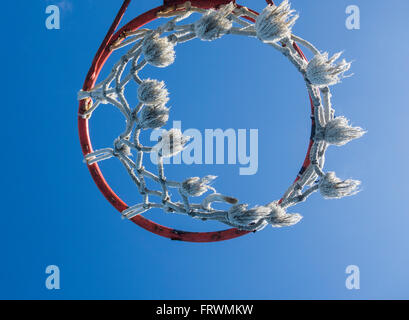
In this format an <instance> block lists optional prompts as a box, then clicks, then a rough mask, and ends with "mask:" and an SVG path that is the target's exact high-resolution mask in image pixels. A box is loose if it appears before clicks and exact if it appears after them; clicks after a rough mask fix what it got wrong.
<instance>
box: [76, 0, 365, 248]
mask: <svg viewBox="0 0 409 320" xmlns="http://www.w3.org/2000/svg"><path fill="white" fill-rule="evenodd" d="M129 3H130V0H125V1H124V3H123V4H122V7H121V8H120V10H119V12H118V14H117V16H116V18H115V20H114V23H113V24H112V26H111V28H110V29H109V31H108V33H107V35H106V37H105V39H104V40H103V42H102V44H101V46H100V48H99V50H98V51H97V53H96V55H95V58H94V60H93V62H92V65H91V68H90V70H89V72H88V74H87V77H86V79H85V82H84V85H83V88H82V90H81V91H80V92H79V94H78V99H79V112H78V126H79V137H80V142H81V147H82V151H83V154H84V157H85V161H86V163H87V165H88V169H89V171H90V173H91V176H92V178H93V179H94V181H95V183H96V185H97V186H98V188H99V189H100V191H101V192H102V193H103V195H104V196H105V198H106V199H107V200H108V201H109V202H110V203H111V204H112V205H113V206H114V207H115V208H116V209H117V210H118V211H119V212H121V214H122V217H124V218H127V219H129V220H131V221H132V222H134V223H135V224H137V225H138V226H140V227H142V228H144V229H146V230H148V231H150V232H153V233H155V234H157V235H160V236H163V237H167V238H170V239H172V240H182V241H190V242H212V241H222V240H228V239H233V238H236V237H239V236H242V235H245V234H247V233H249V232H253V231H258V230H261V229H263V228H264V227H266V226H267V225H271V226H273V227H284V226H291V225H294V224H296V223H298V222H299V221H300V220H301V218H302V217H301V215H299V214H289V213H287V212H286V211H287V209H288V208H290V207H292V206H294V205H296V204H297V203H300V202H303V201H305V200H306V199H307V198H308V197H309V196H310V195H311V194H313V193H314V192H316V191H319V192H320V193H321V194H322V195H323V196H324V197H325V198H341V197H344V196H350V195H353V194H355V193H357V192H358V187H359V184H360V182H359V181H356V180H350V179H348V180H341V179H339V178H337V177H336V176H335V174H334V173H333V172H324V162H325V152H326V150H327V148H328V147H329V146H330V145H338V146H341V145H344V144H345V143H347V142H349V141H350V140H352V139H356V138H359V137H361V136H362V135H363V134H364V131H363V130H362V129H361V128H359V127H351V126H350V125H349V123H348V120H347V119H346V118H344V117H335V111H334V109H333V108H332V105H331V93H330V88H329V87H330V86H332V85H335V84H337V83H338V82H340V80H341V79H342V78H344V77H345V75H344V73H345V72H346V71H348V70H349V68H350V63H348V62H346V61H345V60H342V61H340V62H336V61H337V60H338V58H339V57H340V54H335V55H334V56H333V57H331V58H330V57H329V56H328V54H327V53H321V52H320V51H319V50H318V49H316V48H315V47H314V46H313V45H312V44H311V43H309V42H308V41H306V40H304V39H302V38H300V37H298V36H296V35H294V34H293V33H292V27H293V26H294V24H295V22H296V20H297V18H298V16H297V15H295V13H294V10H291V8H290V5H289V4H288V0H283V1H282V2H281V4H280V5H278V6H276V5H274V4H273V2H272V1H267V4H268V5H267V7H266V8H265V9H264V10H263V11H262V12H261V13H260V14H258V13H257V12H255V11H253V10H251V9H248V8H246V7H244V6H241V5H239V4H236V2H235V1H231V0H191V1H186V0H165V1H164V4H163V5H162V6H160V7H157V8H154V9H152V10H150V11H148V12H145V13H144V14H142V15H140V16H138V17H136V18H135V19H133V20H131V21H130V22H128V23H127V24H126V25H125V26H123V27H122V28H121V29H119V30H118V31H116V32H115V30H116V29H117V27H118V25H119V23H120V21H121V19H122V17H123V15H124V13H125V11H126V10H127V7H128V5H129ZM190 16H197V18H198V19H197V20H196V22H194V23H189V24H183V23H182V22H183V21H184V20H185V19H186V18H188V17H190ZM155 19H163V20H165V22H164V23H163V24H161V25H160V26H159V27H158V28H156V29H149V28H142V26H144V25H146V24H148V23H149V22H151V21H153V20H155ZM228 35H238V36H246V37H252V38H255V39H258V40H260V41H262V42H263V43H265V44H266V45H268V46H270V47H272V48H274V49H276V50H278V51H279V52H281V53H282V54H283V55H284V56H285V57H286V58H287V59H288V60H289V61H290V62H291V64H292V65H293V66H295V67H296V68H297V70H298V71H299V72H300V73H301V75H302V76H303V78H304V80H305V83H306V86H307V89H308V93H309V95H310V105H311V126H312V129H311V137H310V142H309V145H308V150H307V154H306V157H305V159H304V162H303V165H302V168H301V170H300V171H299V173H298V175H297V177H296V179H295V181H294V182H293V183H292V184H291V185H290V187H289V188H288V190H287V191H286V192H285V193H284V195H283V196H282V197H281V198H280V199H277V200H274V201H272V202H270V203H268V204H266V205H264V206H257V207H254V208H248V205H247V204H244V203H239V202H238V200H237V199H235V198H234V197H231V196H228V195H224V194H221V193H218V192H217V191H216V190H215V189H214V188H213V187H211V186H210V184H211V182H212V180H213V179H214V178H215V177H214V176H206V177H202V178H199V177H192V178H185V179H184V180H183V181H181V182H179V181H170V180H168V179H166V176H165V171H164V165H163V159H164V158H166V157H172V156H174V155H175V154H177V153H178V152H180V151H182V150H183V148H184V147H185V145H186V144H187V143H188V140H189V139H188V137H184V136H183V134H182V133H181V132H180V130H178V129H171V130H169V131H167V132H165V133H164V134H163V135H162V136H161V139H160V141H159V142H158V144H156V145H155V146H145V145H142V144H141V142H140V139H139V137H140V135H142V134H143V133H144V132H145V131H146V130H151V129H155V128H159V127H162V126H163V125H164V124H166V122H167V120H168V118H169V109H168V108H167V107H166V103H167V101H168V92H167V89H166V87H165V85H164V83H163V82H162V81H158V80H151V79H141V78H140V77H139V72H140V70H142V69H143V68H144V67H145V66H147V65H151V66H153V67H160V68H164V67H167V66H168V65H170V64H172V63H173V61H174V59H175V54H174V49H175V47H176V46H177V45H180V44H182V43H186V42H189V41H191V40H193V39H196V38H199V39H201V40H205V41H213V40H215V39H219V38H222V37H225V36H228ZM299 45H302V46H304V47H305V48H306V49H308V50H309V51H310V52H311V53H312V54H313V56H314V57H313V59H312V60H311V61H310V62H308V61H307V59H306V57H305V55H304V53H303V52H302V51H301V49H300V47H299ZM116 50H124V51H125V53H124V54H123V55H122V57H121V59H120V60H119V61H118V62H117V63H116V64H115V65H114V67H113V68H112V71H111V73H110V74H109V75H108V76H107V77H106V78H105V79H103V80H102V81H100V82H98V83H97V80H98V76H99V74H100V71H101V69H102V67H103V66H104V64H105V63H106V61H107V59H108V58H109V57H110V55H111V53H112V52H114V51H116ZM127 66H130V68H129V71H126V70H127V68H126V67H127ZM132 81H133V82H135V83H136V84H137V85H138V92H137V93H138V102H139V103H138V104H137V106H136V107H135V108H134V109H132V108H131V107H130V104H129V103H128V101H127V99H126V97H125V93H124V88H125V86H126V85H127V84H128V83H129V82H132ZM103 104H111V105H113V106H114V107H116V108H117V109H118V110H119V111H120V112H121V113H122V114H123V115H124V117H125V120H126V126H125V130H124V132H123V133H122V134H121V135H120V136H118V137H117V138H116V139H115V141H113V144H112V146H111V147H107V148H103V149H99V150H95V151H94V150H93V148H92V144H91V140H90V136H89V130H88V123H89V121H90V119H91V116H92V114H93V112H94V111H95V110H96V109H97V108H98V107H99V106H101V105H103ZM152 152H154V153H156V154H157V158H158V164H157V167H158V169H157V172H156V173H153V172H150V171H148V170H147V169H146V168H145V167H144V166H143V156H144V154H146V153H152ZM131 155H133V156H135V157H134V159H135V160H132V158H133V157H131ZM110 158H116V159H118V160H119V161H120V162H121V164H122V165H123V167H124V168H125V169H126V171H127V172H128V174H129V176H130V177H131V179H132V181H133V182H134V183H135V185H136V187H137V189H138V192H139V193H140V194H141V196H142V200H141V202H140V203H138V204H134V205H130V206H129V205H127V204H126V203H125V202H124V201H122V200H121V198H119V197H118V196H117V195H116V193H115V192H114V191H113V190H112V189H111V188H110V186H109V185H108V183H107V182H106V180H105V178H104V176H103V174H102V172H101V170H100V168H99V166H98V162H100V161H103V160H107V159H110ZM147 179H150V180H152V181H154V182H156V183H157V185H158V189H157V190H151V189H149V188H148V187H147V184H146V180H147ZM170 189H172V190H176V191H177V192H178V194H179V196H180V198H181V201H178V202H176V201H172V199H171V194H170V192H169V190H170ZM207 193H209V194H208V195H207V196H204V198H203V200H202V201H201V202H200V203H194V202H193V201H191V198H197V197H201V196H203V195H205V194H207ZM152 199H155V200H152ZM216 202H224V203H227V204H228V205H229V206H230V208H229V209H228V210H219V209H215V208H214V207H213V206H214V204H215V203H216ZM152 208H161V209H163V210H164V211H166V212H169V213H174V214H184V215H187V216H190V217H192V218H194V219H201V220H215V221H219V222H222V223H224V224H226V225H228V226H230V227H232V228H230V229H227V230H223V231H216V232H187V231H179V230H175V229H172V228H168V227H165V226H161V225H159V224H157V223H155V222H153V221H150V220H148V219H147V218H145V217H144V216H142V214H143V213H145V212H146V211H148V210H150V209H152Z"/></svg>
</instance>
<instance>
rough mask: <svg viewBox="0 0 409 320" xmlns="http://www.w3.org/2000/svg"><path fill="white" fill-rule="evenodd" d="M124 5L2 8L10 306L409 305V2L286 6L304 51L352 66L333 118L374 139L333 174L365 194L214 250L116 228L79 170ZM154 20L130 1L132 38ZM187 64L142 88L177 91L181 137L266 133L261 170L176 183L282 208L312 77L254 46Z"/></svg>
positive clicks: (113, 175)
mask: <svg viewBox="0 0 409 320" xmlns="http://www.w3.org/2000/svg"><path fill="white" fill-rule="evenodd" d="M121 3H122V1H119V0H118V1H108V0H104V1H101V0H99V1H91V0H85V1H78V0H72V1H68V0H67V1H62V2H60V3H59V2H58V0H55V1H41V0H37V1H22V0H19V1H12V2H10V1H8V2H7V4H4V5H3V6H4V7H5V8H4V10H3V16H2V19H1V20H2V24H3V30H4V32H3V40H2V43H3V46H2V48H3V50H2V52H1V53H0V55H1V61H3V67H2V71H3V74H4V76H3V77H2V80H1V82H2V87H3V89H4V93H3V103H2V105H3V113H2V119H3V120H2V126H1V134H2V141H3V144H4V146H3V151H2V157H1V160H0V161H1V168H2V169H3V170H2V173H1V193H0V194H1V199H2V206H1V207H2V210H1V212H2V219H1V222H0V243H1V245H0V250H1V251H0V259H1V260H0V261H1V264H0V298H3V299H4V298H24V299H28V298H36V299H70V298H79V299H86V298H102V299H109V298H115V299H116V298H124V299H286V298H294V299H313V298H319V299H368V298H376V299H378V298H386V299H395V298H397V299H401V298H409V273H408V270H409V253H408V252H409V233H408V228H409V200H408V199H409V197H408V194H407V188H408V184H407V181H408V178H409V177H408V170H407V164H408V160H409V159H408V157H409V152H408V148H407V146H406V141H407V137H408V134H409V125H408V120H407V119H408V116H409V111H408V101H409V94H408V92H409V90H408V89H407V88H408V86H407V82H408V81H407V74H408V71H409V67H408V56H409V44H408V42H407V41H406V40H405V39H406V38H407V34H406V33H407V30H409V21H408V20H407V13H408V10H409V2H408V1H404V0H400V1H398V0H391V1H389V2H385V1H380V0H376V1H362V0H348V1H344V0H336V1H326V0H309V1H305V0H293V1H292V3H293V7H294V8H295V9H296V10H297V11H298V12H299V13H300V16H301V17H300V19H299V20H298V22H297V24H296V26H295V28H294V33H296V34H298V35H300V36H302V37H305V38H306V39H308V40H310V41H311V42H313V43H314V44H315V45H316V46H317V47H318V48H320V49H321V50H325V51H329V52H330V53H335V52H338V51H340V50H345V54H344V55H345V57H346V58H347V59H348V60H353V61H354V63H353V67H352V72H353V73H354V74H355V75H354V76H353V77H352V78H349V79H346V80H344V81H343V83H342V84H341V85H338V86H336V87H334V89H333V93H334V100H333V101H334V106H335V108H336V111H337V115H345V116H346V117H348V118H350V119H351V121H352V123H353V124H354V125H359V126H362V127H364V128H365V129H366V130H368V134H367V135H366V136H364V137H363V138H362V139H360V140H357V141H353V142H351V143H350V144H348V145H346V146H345V147H342V148H337V147H331V148H330V150H329V152H328V154H327V163H326V169H327V170H331V171H336V172H337V174H338V176H340V177H343V178H357V179H360V180H362V181H363V186H362V192H361V193H360V194H358V195H357V196H355V197H350V198H345V199H342V200H335V201H334V200H324V199H322V198H321V197H320V196H319V195H318V194H315V195H313V196H312V197H311V198H310V199H309V201H307V203H305V204H302V205H299V206H296V207H294V208H293V209H292V212H299V213H301V214H302V215H303V216H304V219H303V220H302V221H301V223H299V224H298V225H296V226H294V227H291V228H283V229H272V228H271V227H267V228H266V229H264V230H263V231H262V232H259V233H256V234H250V235H247V236H244V237H241V238H239V239H235V240H230V241H226V242H221V243H211V244H194V243H184V242H174V241H170V240H168V239H165V238H161V237H159V236H156V235H153V234H151V233H149V232H147V231H145V230H143V229H141V228H139V227H137V226H136V225H134V224H133V223H131V222H129V221H124V220H121V219H120V215H119V213H118V212H117V211H116V210H115V209H114V208H113V207H111V205H110V204H109V203H108V202H107V201H106V200H105V199H104V197H103V196H102V194H101V193H100V192H99V191H98V189H97V187H96V186H95V185H94V183H93V181H92V179H91V176H90V174H89V173H88V170H87V168H86V166H85V165H84V164H83V163H82V159H83V158H82V153H81V150H80V145H79V142H78V135H77V123H76V116H77V108H78V103H77V100H76V95H77V92H78V90H79V89H80V88H81V87H82V83H83V80H84V78H85V75H86V73H87V70H88V68H89V66H90V64H91V61H92V58H93V56H94V54H95V52H96V50H97V49H98V46H99V45H100V43H101V41H102V39H103V37H104V35H105V33H106V31H107V29H108V28H109V26H110V24H111V22H112V21H113V18H114V15H115V14H116V12H117V10H118V8H119V7H120V5H121ZM240 3H241V4H245V5H248V6H249V7H252V8H254V9H256V10H261V9H262V8H263V7H264V5H265V4H264V2H263V0H257V1H251V3H250V1H247V2H246V1H240ZM49 4H57V5H59V6H60V8H61V29H60V30H47V29H46V27H45V19H46V16H47V15H46V14H45V8H46V6H47V5H49ZM160 4H161V1H160V0H155V1H147V0H146V1H145V0H144V1H133V2H132V3H131V6H130V8H129V10H128V12H127V14H126V16H125V18H124V21H129V20H130V19H132V18H133V17H135V16H137V15H138V14H140V13H143V12H145V11H146V10H148V9H150V8H153V7H156V6H158V5H160ZM351 4H355V5H358V6H359V8H360V9H361V29H360V30H352V31H351V30H347V29H346V27H345V19H346V17H347V15H346V14H345V8H346V7H347V6H348V5H351ZM176 50H177V51H176V52H177V59H176V63H175V64H174V65H172V66H171V67H169V68H166V69H160V70H159V69H154V68H147V69H146V70H145V71H144V73H143V76H144V77H151V78H156V79H161V80H165V81H166V84H167V87H168V88H169V91H170V92H171V101H170V105H171V106H172V109H171V120H181V121H182V127H183V128H184V129H186V128H198V129H199V130H201V131H203V130H204V129H206V128H210V129H216V128H222V129H227V128H234V129H239V128H244V129H258V130H259V170H258V173H257V174H256V175H253V176H239V175H238V170H239V166H238V165H193V166H186V165H182V166H167V167H166V172H167V175H168V177H169V178H173V179H179V180H181V179H184V178H186V177H189V176H203V175H205V174H215V175H217V176H219V178H218V179H217V181H216V183H215V184H214V186H215V187H216V189H217V190H218V191H220V192H223V193H226V194H231V195H234V196H236V197H237V198H239V199H240V200H241V201H242V202H247V203H249V204H251V205H256V204H264V203H266V202H269V201H271V200H274V199H278V198H279V197H280V196H281V194H282V193H283V192H284V190H285V189H286V187H287V186H288V185H289V184H290V183H291V182H292V180H293V179H294V177H295V175H296V174H297V172H298V170H299V168H300V166H301V163H302V160H303V159H304V155H305V151H306V147H307V143H308V137H309V132H310V121H309V103H308V99H307V93H306V90H305V86H304V83H303V81H302V79H301V78H300V75H299V74H298V73H297V72H296V71H295V69H294V68H293V67H292V66H291V65H290V64H289V62H288V61H287V60H285V58H284V57H282V56H281V55H280V54H279V53H277V52H276V51H274V50H273V49H271V48H269V47H267V46H265V45H262V44H261V43H260V42H258V41H256V40H254V39H243V38H241V37H236V36H227V37H225V39H224V40H218V41H215V42H211V43H207V42H206V43H205V42H201V41H199V40H194V41H192V42H191V43H190V44H189V45H184V46H180V47H177V48H176ZM116 57H117V56H116ZM113 58H114V59H113V60H111V62H114V61H115V57H113ZM107 71H108V69H106V70H104V72H105V74H106V72H107ZM122 125H123V122H122V118H121V115H120V114H119V113H118V112H116V111H114V110H113V108H112V107H109V106H104V107H103V108H102V109H101V110H99V111H98V112H97V113H96V114H95V117H93V119H92V124H91V129H92V139H93V141H94V146H95V147H97V148H98V147H105V146H107V145H109V143H110V142H111V141H112V139H113V138H114V137H115V135H117V134H118V132H119V131H118V130H121V129H122ZM167 127H169V126H167ZM101 168H102V170H103V172H104V173H105V174H106V177H107V179H108V181H109V182H110V184H111V185H112V186H113V188H114V189H115V190H116V191H117V193H118V194H119V195H120V196H121V197H122V198H123V199H124V200H125V201H126V202H129V203H136V202H138V201H139V199H140V198H139V195H138V193H137V192H136V188H135V187H133V186H132V184H131V183H130V181H129V179H128V177H127V176H126V174H125V173H124V172H123V169H122V167H120V166H119V164H118V162H117V161H116V160H110V161H108V162H106V163H103V164H102V165H101ZM146 216H149V218H151V219H153V220H155V221H158V222H160V223H164V224H166V225H168V226H173V227H177V228H181V229H186V230H201V231H203V230H218V229H220V228H221V227H222V226H220V225H218V224H210V223H204V222H203V223H200V222H195V221H191V219H190V218H187V217H173V216H171V215H165V214H164V213H162V212H161V211H154V210H153V211H151V212H149V213H146ZM51 264H54V265H57V266H59V268H60V271H61V289H60V290H58V291H55V290H54V291H49V290H47V289H46V287H45V285H44V282H45V279H46V276H47V275H46V274H45V268H46V266H47V265H51ZM348 265H357V266H359V268H360V271H361V289H360V290H353V291H350V290H347V289H346V287H345V279H346V274H345V268H346V267H347V266H348Z"/></svg>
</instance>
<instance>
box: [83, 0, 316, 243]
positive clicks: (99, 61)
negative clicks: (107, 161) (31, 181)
mask: <svg viewBox="0 0 409 320" xmlns="http://www.w3.org/2000/svg"><path fill="white" fill-rule="evenodd" d="M184 2H186V0H168V1H165V3H166V5H163V6H160V7H157V8H154V9H152V10H150V11H148V12H145V13H143V14H141V15H140V16H138V17H136V18H135V19H133V20H131V21H130V22H129V23H127V24H126V25H125V26H123V27H122V28H121V29H120V30H118V31H117V32H116V33H115V34H114V31H115V29H116V28H117V26H118V24H119V22H120V20H121V18H122V16H123V14H124V13H125V11H126V9H127V7H128V5H129V3H130V0H125V1H124V3H123V5H122V7H121V9H120V11H119V13H118V15H117V17H116V19H115V21H114V23H113V24H112V26H111V28H110V30H109V31H108V34H107V36H106V37H105V39H104V41H103V42H102V44H101V46H100V48H99V50H98V51H97V53H96V55H95V58H94V60H93V62H92V65H91V68H90V70H89V71H88V74H87V77H86V79H85V82H84V85H83V90H89V89H91V88H92V87H93V86H94V85H95V82H96V80H97V78H98V75H99V73H100V71H101V69H102V67H103V66H104V64H105V62H106V61H107V59H108V58H109V56H110V55H111V53H112V51H110V49H109V48H110V46H111V44H112V43H114V42H115V41H116V40H117V39H118V38H119V37H120V36H121V34H122V33H123V32H124V31H134V30H137V29H138V28H140V27H142V26H143V25H145V24H147V23H149V22H151V21H153V20H155V19H156V18H157V16H156V15H157V13H158V12H159V11H161V10H163V9H165V7H166V6H167V5H169V4H172V5H178V4H183V3H184ZM229 2H231V0H191V3H192V5H193V6H195V7H199V8H203V9H209V8H215V7H217V6H219V5H222V4H226V3H229ZM254 12H255V11H254ZM248 19H249V20H251V19H250V18H248ZM294 48H295V49H296V50H297V52H298V53H299V54H300V55H301V56H302V57H303V58H304V59H306V58H305V56H304V54H303V53H302V51H301V49H300V48H299V47H298V46H297V44H295V43H294ZM310 103H311V113H312V115H313V114H314V106H313V103H312V100H311V97H310ZM85 108H86V100H81V101H80V103H79V111H78V130H79V138H80V143H81V148H82V152H83V154H84V156H85V155H87V154H88V153H90V152H92V151H93V149H92V144H91V139H90V135H89V127H88V119H84V118H83V117H81V114H82V113H83V112H84V110H85ZM311 120H312V130H311V132H312V136H311V138H310V143H309V146H308V151H307V155H306V157H305V160H304V163H303V166H302V168H301V170H300V173H302V172H303V171H305V169H306V168H307V167H308V165H309V163H310V160H309V158H310V151H311V147H312V144H313V140H312V137H313V133H314V132H315V130H314V127H315V123H314V117H311ZM88 169H89V171H90V173H91V176H92V178H93V180H94V182H95V184H96V185H97V186H98V188H99V190H100V191H101V192H102V194H103V195H104V197H105V198H106V199H107V200H108V201H109V202H110V203H111V204H112V205H113V206H114V207H115V208H116V209H117V210H118V211H119V212H122V211H123V210H125V209H127V208H128V205H127V204H126V203H125V202H124V201H122V200H121V198H120V197H119V196H118V195H117V194H116V193H115V192H114V191H113V190H112V189H111V187H110V186H109V184H108V183H107V181H106V180H105V178H104V175H103V174H102V172H101V170H100V168H99V166H98V164H97V163H95V164H92V165H88ZM296 180H298V176H297V178H296ZM131 221H132V222H133V223H135V224H137V225H138V226H140V227H142V228H144V229H145V230H147V231H150V232H152V233H154V234H157V235H159V236H162V237H165V238H169V239H172V240H180V241H188V242H215V241H223V240H229V239H234V238H237V237H240V236H243V235H245V234H248V233H250V232H249V231H243V230H239V229H235V228H231V229H227V230H222V231H213V232H189V231H180V230H176V229H173V228H169V227H165V226H162V225H160V224H157V223H155V222H153V221H151V220H149V219H147V218H144V217H143V216H141V215H138V216H135V217H134V218H132V219H131Z"/></svg>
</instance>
